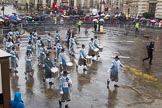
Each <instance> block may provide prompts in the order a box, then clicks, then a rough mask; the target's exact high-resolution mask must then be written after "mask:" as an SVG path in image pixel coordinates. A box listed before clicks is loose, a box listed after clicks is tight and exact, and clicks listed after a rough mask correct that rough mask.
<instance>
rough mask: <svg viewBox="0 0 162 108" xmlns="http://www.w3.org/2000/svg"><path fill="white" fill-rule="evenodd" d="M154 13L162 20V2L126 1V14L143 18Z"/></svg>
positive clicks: (160, 0) (155, 0)
mask: <svg viewBox="0 0 162 108" xmlns="http://www.w3.org/2000/svg"><path fill="white" fill-rule="evenodd" d="M145 12H149V13H153V14H154V15H155V17H156V18H162V0H125V1H124V13H128V14H130V15H131V16H134V17H138V16H142V15H143V13H145Z"/></svg>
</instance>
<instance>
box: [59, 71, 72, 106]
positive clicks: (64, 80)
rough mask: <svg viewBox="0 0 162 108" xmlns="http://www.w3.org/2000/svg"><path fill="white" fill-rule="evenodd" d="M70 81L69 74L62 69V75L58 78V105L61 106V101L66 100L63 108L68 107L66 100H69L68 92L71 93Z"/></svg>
mask: <svg viewBox="0 0 162 108" xmlns="http://www.w3.org/2000/svg"><path fill="white" fill-rule="evenodd" d="M71 87H72V81H71V78H70V76H68V72H67V71H64V72H63V76H62V77H61V78H60V79H59V90H60V97H61V99H60V100H59V107H60V108H61V107H62V103H63V102H66V104H65V108H69V106H68V102H69V101H71V97H70V93H71Z"/></svg>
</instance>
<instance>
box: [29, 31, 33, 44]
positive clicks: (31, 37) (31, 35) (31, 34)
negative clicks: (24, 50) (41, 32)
mask: <svg viewBox="0 0 162 108" xmlns="http://www.w3.org/2000/svg"><path fill="white" fill-rule="evenodd" d="M29 41H31V42H32V43H33V33H30V35H29V36H28V42H29Z"/></svg>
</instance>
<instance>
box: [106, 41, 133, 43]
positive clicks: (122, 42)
mask: <svg viewBox="0 0 162 108" xmlns="http://www.w3.org/2000/svg"><path fill="white" fill-rule="evenodd" d="M109 42H111V43H118V42H119V43H124V42H127V43H134V41H109Z"/></svg>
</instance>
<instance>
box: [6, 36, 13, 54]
mask: <svg viewBox="0 0 162 108" xmlns="http://www.w3.org/2000/svg"><path fill="white" fill-rule="evenodd" d="M12 46H13V43H12V41H11V38H9V39H8V41H7V42H6V52H8V53H10V52H11V49H12Z"/></svg>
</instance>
